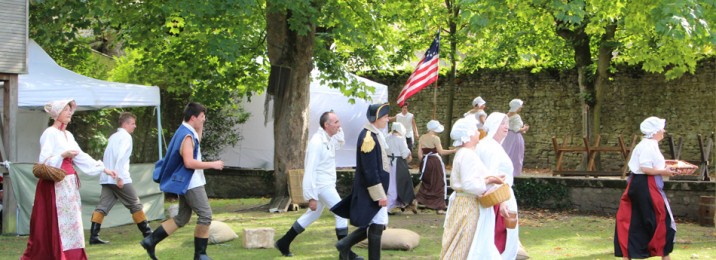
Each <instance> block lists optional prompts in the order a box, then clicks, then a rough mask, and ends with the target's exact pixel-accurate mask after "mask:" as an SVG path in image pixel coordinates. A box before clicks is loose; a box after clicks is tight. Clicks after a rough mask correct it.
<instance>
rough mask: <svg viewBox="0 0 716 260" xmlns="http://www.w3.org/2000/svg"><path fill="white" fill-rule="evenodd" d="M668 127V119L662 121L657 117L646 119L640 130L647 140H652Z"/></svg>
mask: <svg viewBox="0 0 716 260" xmlns="http://www.w3.org/2000/svg"><path fill="white" fill-rule="evenodd" d="M664 127H666V119H661V118H658V117H655V116H652V117H649V118H647V119H644V121H642V122H641V125H639V129H640V130H641V132H642V133H643V134H644V137H646V138H652V137H653V136H654V134H656V133H657V132H659V130H663V129H664Z"/></svg>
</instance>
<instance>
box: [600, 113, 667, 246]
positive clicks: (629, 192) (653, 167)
mask: <svg viewBox="0 0 716 260" xmlns="http://www.w3.org/2000/svg"><path fill="white" fill-rule="evenodd" d="M665 126H666V120H665V119H661V118H658V117H649V118H647V119H645V120H644V121H643V122H642V123H641V125H640V128H641V132H642V133H644V139H642V140H641V142H639V144H638V145H637V146H636V147H635V148H634V151H632V154H631V159H630V160H629V164H628V166H629V178H628V179H627V188H626V190H625V191H624V194H622V197H621V201H620V203H619V210H617V223H616V228H615V234H614V255H615V256H618V257H622V258H624V259H631V258H648V257H652V256H661V257H662V259H670V257H669V254H670V253H671V251H672V250H673V249H674V239H675V235H676V223H675V222H674V217H673V214H671V207H669V201H668V200H667V199H666V194H665V193H664V189H663V188H664V180H663V177H662V176H672V175H673V174H674V173H675V171H674V169H672V168H671V167H666V161H665V160H664V156H663V155H662V154H661V151H660V150H659V141H661V139H663V138H664V132H665V131H664V127H665Z"/></svg>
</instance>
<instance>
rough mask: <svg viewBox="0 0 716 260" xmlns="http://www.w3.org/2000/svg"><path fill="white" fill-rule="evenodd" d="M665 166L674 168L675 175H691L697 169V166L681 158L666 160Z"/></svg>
mask: <svg viewBox="0 0 716 260" xmlns="http://www.w3.org/2000/svg"><path fill="white" fill-rule="evenodd" d="M666 166H668V167H673V168H674V170H676V174H675V175H682V176H683V175H693V174H694V173H696V170H698V169H699V167H698V166H696V165H693V164H691V163H688V162H686V161H682V160H666Z"/></svg>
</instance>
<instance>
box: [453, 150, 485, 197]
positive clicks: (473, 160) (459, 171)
mask: <svg viewBox="0 0 716 260" xmlns="http://www.w3.org/2000/svg"><path fill="white" fill-rule="evenodd" d="M452 170H453V171H452V173H451V174H450V186H451V187H452V188H453V189H454V190H456V191H460V192H464V193H469V194H473V195H476V196H479V195H482V194H483V193H485V191H487V185H486V184H485V177H487V176H489V175H490V174H489V171H488V169H487V168H486V167H485V165H484V164H483V163H482V161H481V160H480V157H478V156H477V153H476V152H475V151H474V150H471V149H468V148H460V149H459V150H457V153H455V159H453V168H452Z"/></svg>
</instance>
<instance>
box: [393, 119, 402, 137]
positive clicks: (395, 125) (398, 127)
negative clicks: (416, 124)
mask: <svg viewBox="0 0 716 260" xmlns="http://www.w3.org/2000/svg"><path fill="white" fill-rule="evenodd" d="M390 130H391V131H395V132H398V134H400V135H402V136H405V127H404V126H403V124H402V123H399V122H395V123H393V125H392V126H391V127H390Z"/></svg>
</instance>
